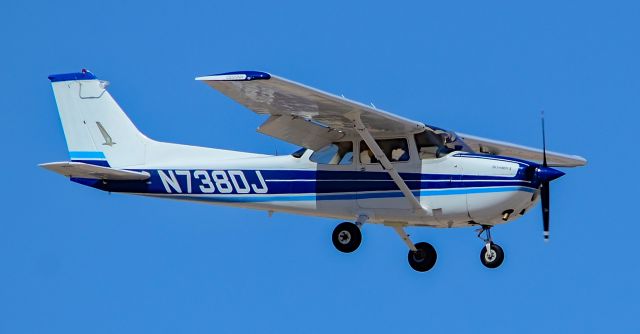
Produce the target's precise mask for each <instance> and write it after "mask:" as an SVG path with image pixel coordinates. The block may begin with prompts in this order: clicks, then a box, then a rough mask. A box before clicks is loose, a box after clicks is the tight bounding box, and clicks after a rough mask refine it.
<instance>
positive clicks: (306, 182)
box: [74, 170, 537, 196]
mask: <svg viewBox="0 0 640 334" xmlns="http://www.w3.org/2000/svg"><path fill="white" fill-rule="evenodd" d="M136 171H145V172H148V173H149V174H150V175H151V177H150V178H149V179H148V180H145V181H108V182H96V181H95V180H89V179H74V181H76V182H79V183H82V184H85V185H88V186H92V187H95V188H98V189H102V190H105V191H111V192H133V193H149V194H167V193H184V194H187V193H188V194H194V195H202V194H208V193H206V192H203V191H202V190H201V186H202V185H203V183H202V180H201V178H195V176H194V173H193V172H194V171H193V170H191V171H189V172H190V184H191V192H189V191H188V189H189V184H188V182H187V179H186V176H185V175H175V179H176V181H177V183H178V186H179V188H180V191H177V190H176V189H171V191H170V192H168V191H167V188H165V185H164V184H163V182H162V180H161V178H160V176H159V174H158V170H136ZM240 171H241V172H242V173H243V175H244V177H245V178H246V180H247V182H248V184H249V185H260V180H259V178H258V175H257V171H255V170H240ZM164 172H165V173H169V172H168V171H164ZM207 173H209V175H211V171H210V170H209V171H207ZM225 173H226V172H225ZM259 173H260V175H261V176H262V178H263V179H264V181H265V183H266V185H267V188H268V191H267V192H266V194H268V195H285V194H286V195H291V194H319V195H332V194H341V193H358V192H360V193H363V192H384V191H386V192H389V191H398V190H399V189H398V187H397V186H396V184H395V183H394V182H393V181H392V180H391V179H390V178H389V175H388V174H387V173H386V172H338V171H336V172H332V171H299V170H260V171H259ZM227 175H228V173H227ZM401 176H402V177H403V178H404V179H405V180H407V181H406V183H407V186H408V187H409V188H410V189H412V190H413V191H420V192H419V193H418V194H417V195H418V196H423V195H427V193H425V192H428V191H437V192H440V193H442V191H444V190H447V191H450V192H451V193H454V192H458V193H461V191H466V192H467V193H471V192H472V191H474V190H473V189H475V188H490V187H500V188H505V187H520V188H528V189H536V188H537V187H536V186H535V185H533V184H531V183H529V182H528V181H523V180H521V179H519V178H518V177H500V176H494V177H490V176H473V175H465V176H461V175H445V174H419V173H402V174H401ZM212 180H213V178H212ZM249 188H250V190H249V192H248V194H247V195H251V194H255V193H256V192H255V189H253V188H251V187H249ZM213 194H220V192H219V189H217V188H216V190H215V191H214V192H213ZM230 194H238V192H237V189H235V188H233V189H232V191H231V192H230ZM220 195H225V194H220Z"/></svg>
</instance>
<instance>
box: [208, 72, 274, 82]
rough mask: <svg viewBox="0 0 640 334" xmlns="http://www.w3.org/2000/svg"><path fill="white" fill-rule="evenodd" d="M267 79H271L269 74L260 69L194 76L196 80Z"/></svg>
mask: <svg viewBox="0 0 640 334" xmlns="http://www.w3.org/2000/svg"><path fill="white" fill-rule="evenodd" d="M269 79H271V74H269V73H267V72H260V71H235V72H226V73H219V74H212V75H206V76H202V77H196V80H197V81H251V80H269Z"/></svg>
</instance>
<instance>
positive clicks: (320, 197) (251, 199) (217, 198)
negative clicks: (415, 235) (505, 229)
mask: <svg viewBox="0 0 640 334" xmlns="http://www.w3.org/2000/svg"><path fill="white" fill-rule="evenodd" d="M516 191H523V192H528V193H533V192H534V191H535V190H534V189H531V188H527V187H498V188H481V189H473V188H472V189H468V188H462V189H449V190H444V191H430V190H422V191H415V192H414V195H416V196H447V195H464V194H467V193H474V194H478V193H500V192H516ZM143 195H144V194H143ZM150 195H159V194H150ZM403 196H404V195H403V194H402V192H400V191H391V192H374V193H358V194H310V195H308V194H305V195H298V196H294V195H275V196H272V195H266V196H252V195H240V196H224V195H206V196H194V195H193V194H183V195H180V194H166V195H160V196H159V197H162V198H172V199H181V200H191V201H204V202H219V203H263V202H303V201H335V200H355V199H382V198H399V197H403Z"/></svg>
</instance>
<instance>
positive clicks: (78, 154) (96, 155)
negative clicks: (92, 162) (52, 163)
mask: <svg viewBox="0 0 640 334" xmlns="http://www.w3.org/2000/svg"><path fill="white" fill-rule="evenodd" d="M69 156H70V157H71V159H106V158H105V156H104V153H102V152H91V151H69Z"/></svg>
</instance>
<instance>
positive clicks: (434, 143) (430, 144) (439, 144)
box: [415, 131, 453, 159]
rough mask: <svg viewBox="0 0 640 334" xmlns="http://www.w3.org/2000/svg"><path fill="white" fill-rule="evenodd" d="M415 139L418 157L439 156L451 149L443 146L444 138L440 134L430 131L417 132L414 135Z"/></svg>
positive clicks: (431, 157) (432, 157)
mask: <svg viewBox="0 0 640 334" xmlns="http://www.w3.org/2000/svg"><path fill="white" fill-rule="evenodd" d="M415 139H416V147H417V148H418V154H419V155H420V159H435V158H441V157H443V156H445V155H447V154H448V153H449V152H451V151H453V150H451V149H450V148H448V147H447V146H445V143H444V139H443V138H442V137H441V136H439V135H437V134H435V133H433V132H431V131H424V132H421V133H418V134H416V135H415Z"/></svg>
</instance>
